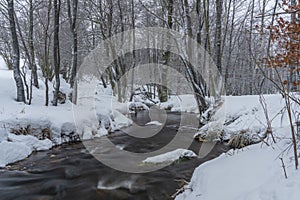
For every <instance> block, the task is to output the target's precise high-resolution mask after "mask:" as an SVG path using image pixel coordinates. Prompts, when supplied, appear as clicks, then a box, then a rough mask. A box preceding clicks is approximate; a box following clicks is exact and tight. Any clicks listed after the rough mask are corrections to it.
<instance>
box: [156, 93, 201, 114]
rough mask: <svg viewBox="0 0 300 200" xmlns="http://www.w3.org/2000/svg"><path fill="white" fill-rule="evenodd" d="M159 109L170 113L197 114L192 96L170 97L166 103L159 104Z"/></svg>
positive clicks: (195, 103)
mask: <svg viewBox="0 0 300 200" xmlns="http://www.w3.org/2000/svg"><path fill="white" fill-rule="evenodd" d="M160 108H162V109H166V110H171V111H172V112H190V113H199V111H198V107H197V102H196V100H195V97H194V95H178V96H171V98H170V99H169V100H168V101H167V102H164V103H160Z"/></svg>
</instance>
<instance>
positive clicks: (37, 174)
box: [0, 112, 228, 200]
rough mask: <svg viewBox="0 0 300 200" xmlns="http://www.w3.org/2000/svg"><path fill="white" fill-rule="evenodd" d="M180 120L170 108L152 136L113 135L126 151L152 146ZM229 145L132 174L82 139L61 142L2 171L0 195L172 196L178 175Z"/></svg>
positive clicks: (143, 116) (66, 199)
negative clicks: (104, 158)
mask: <svg viewBox="0 0 300 200" xmlns="http://www.w3.org/2000/svg"><path fill="white" fill-rule="evenodd" d="M148 121H149V117H148V114H147V113H146V112H144V113H142V112H141V113H139V115H138V118H137V119H136V122H137V123H138V124H140V125H143V124H145V123H147V122H148ZM179 121H180V114H178V113H169V114H168V119H167V124H166V126H165V127H164V128H163V130H162V131H161V132H160V134H157V135H156V136H154V137H151V138H149V139H137V138H133V137H131V136H128V135H127V134H123V133H122V132H118V133H116V134H114V135H113V136H111V138H110V139H111V141H112V142H113V143H115V144H116V145H119V146H120V147H124V148H125V150H127V151H132V152H147V151H153V150H154V149H159V148H161V147H162V146H164V145H166V144H168V142H170V140H172V138H173V137H174V135H175V134H176V131H177V128H178V126H179ZM149 128H151V126H150V127H149ZM200 147H201V144H200V143H198V142H194V143H193V144H192V146H191V147H190V149H191V150H193V151H195V152H198V151H199V149H200ZM227 150H228V147H227V146H225V145H223V144H217V145H216V146H215V148H214V149H213V151H212V152H211V153H210V154H209V155H208V156H207V157H205V158H204V159H200V158H195V159H191V160H186V161H181V162H176V163H174V164H172V165H170V166H168V167H165V168H163V169H161V170H158V171H155V172H150V173H145V174H129V173H124V172H119V171H116V170H114V169H111V168H109V167H107V166H105V165H104V164H101V163H100V162H99V161H98V160H96V159H95V158H94V157H93V156H92V155H90V154H89V152H88V151H87V150H86V149H85V148H84V146H83V144H73V145H63V146H60V147H56V148H54V149H52V150H50V151H46V152H37V153H34V154H33V155H31V156H30V157H29V158H28V159H26V160H24V161H21V162H19V163H16V164H14V165H12V166H11V168H10V169H9V170H8V169H3V170H0V200H10V199H11V200H27V199H28V200H31V199H32V200H48V199H49V200H50V199H51V200H60V199H62V200H77V199H78V200H85V199H87V200H98V199H99V200H125V199H126V200H129V199H130V200H131V199H133V200H154V199H155V200H156V199H157V200H164V199H171V195H172V194H174V193H175V192H176V189H178V188H180V183H179V182H178V181H177V180H180V179H181V180H182V179H184V180H187V181H189V180H190V178H191V176H192V173H193V171H194V169H195V168H196V167H198V166H199V165H200V164H201V163H204V162H205V161H208V160H211V159H213V158H215V157H217V156H219V155H220V154H221V153H223V152H226V151H227ZM120 164H122V163H120Z"/></svg>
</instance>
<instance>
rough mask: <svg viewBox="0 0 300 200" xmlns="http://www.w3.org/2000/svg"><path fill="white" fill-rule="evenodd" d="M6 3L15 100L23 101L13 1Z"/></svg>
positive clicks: (9, 0)
mask: <svg viewBox="0 0 300 200" xmlns="http://www.w3.org/2000/svg"><path fill="white" fill-rule="evenodd" d="M7 3H8V17H9V24H10V31H11V37H12V44H13V48H12V51H13V70H14V79H15V82H16V86H17V99H16V100H17V101H18V102H25V92H24V85H23V81H22V78H21V75H20V47H19V41H18V35H17V30H16V23H15V16H14V13H15V11H14V1H13V0H7Z"/></svg>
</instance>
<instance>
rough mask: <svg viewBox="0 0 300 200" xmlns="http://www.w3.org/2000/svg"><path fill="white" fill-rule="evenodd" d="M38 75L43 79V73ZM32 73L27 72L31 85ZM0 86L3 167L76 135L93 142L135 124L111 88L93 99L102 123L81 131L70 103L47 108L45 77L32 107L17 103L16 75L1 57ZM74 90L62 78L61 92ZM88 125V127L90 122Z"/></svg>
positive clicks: (35, 91)
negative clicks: (113, 94) (14, 75)
mask: <svg viewBox="0 0 300 200" xmlns="http://www.w3.org/2000/svg"><path fill="white" fill-rule="evenodd" d="M38 73H39V77H42V74H41V71H38ZM29 74H30V71H29V70H28V73H27V79H28V80H27V82H28V83H29V80H30V75H29ZM0 83H1V84H0V167H4V166H5V165H7V164H10V163H13V162H16V161H19V160H22V159H24V158H26V157H28V156H29V155H30V154H31V153H32V152H33V151H40V150H48V149H50V148H52V147H53V146H54V145H59V144H61V143H63V142H67V141H68V140H69V139H70V138H72V137H74V136H75V135H76V134H79V135H80V134H81V136H82V138H83V139H92V138H94V137H100V136H102V135H106V134H108V132H109V131H114V130H117V129H120V128H122V127H124V126H128V125H130V124H131V123H132V122H131V120H130V119H128V118H127V117H126V116H125V114H127V113H128V112H129V105H128V104H127V103H126V104H125V103H124V104H122V103H118V102H117V100H116V98H114V97H112V90H111V89H109V88H108V89H104V88H103V87H101V86H98V89H99V91H97V93H96V95H95V96H93V97H92V98H93V101H94V100H95V101H94V102H95V105H96V112H97V113H96V114H97V116H98V119H97V120H98V121H99V122H97V126H91V127H87V126H86V127H84V130H79V129H77V126H76V125H77V124H76V125H75V121H74V113H73V107H72V106H73V104H72V103H71V102H70V101H69V100H67V101H66V103H65V104H60V105H59V106H58V107H53V106H52V105H51V102H49V106H48V107H46V106H45V84H44V80H43V78H40V79H39V84H40V88H39V89H36V88H33V99H32V105H27V104H24V103H18V102H16V101H15V98H16V86H15V82H14V79H13V72H12V71H11V70H8V69H7V67H6V65H5V63H4V61H3V60H2V59H1V58H0ZM71 91H72V90H71V89H70V88H69V85H68V84H67V83H66V82H65V81H64V79H61V92H63V93H65V94H66V95H67V96H68V95H69V94H70V93H71ZM100 97H101V98H100ZM52 98H53V83H52V82H49V100H50V101H51V100H52ZM94 102H93V103H94ZM85 122H86V123H87V124H89V121H88V120H86V121H85ZM93 123H94V122H93ZM12 133H15V134H16V135H15V134H12ZM48 138H49V139H51V140H49V139H48Z"/></svg>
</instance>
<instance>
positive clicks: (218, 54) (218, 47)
mask: <svg viewBox="0 0 300 200" xmlns="http://www.w3.org/2000/svg"><path fill="white" fill-rule="evenodd" d="M222 10H223V1H222V0H216V32H215V60H216V66H217V68H218V70H219V72H220V74H222Z"/></svg>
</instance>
